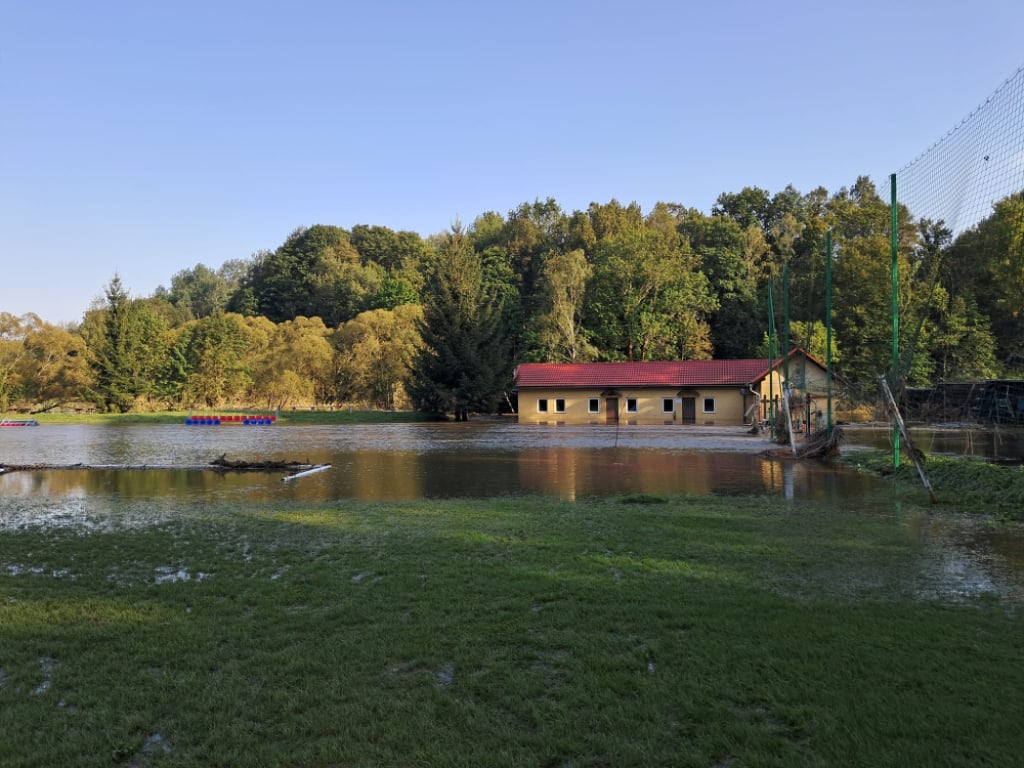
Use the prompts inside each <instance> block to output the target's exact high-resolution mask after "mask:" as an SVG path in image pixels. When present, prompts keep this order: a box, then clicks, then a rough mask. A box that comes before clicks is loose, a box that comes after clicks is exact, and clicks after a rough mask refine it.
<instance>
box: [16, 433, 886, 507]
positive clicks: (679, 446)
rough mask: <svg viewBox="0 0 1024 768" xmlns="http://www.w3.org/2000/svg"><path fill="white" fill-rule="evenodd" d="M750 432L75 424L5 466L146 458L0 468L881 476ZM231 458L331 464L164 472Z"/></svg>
mask: <svg viewBox="0 0 1024 768" xmlns="http://www.w3.org/2000/svg"><path fill="white" fill-rule="evenodd" d="M775 447H776V446H773V445H772V444H770V443H769V442H768V441H767V440H765V439H764V438H763V437H756V436H751V435H749V434H747V433H746V432H745V431H744V430H742V429H722V428H719V429H713V428H694V429H692V430H681V429H680V428H678V427H677V428H671V427H670V428H665V429H662V428H657V427H643V428H635V427H634V428H630V429H619V430H616V429H615V428H613V427H612V428H604V427H538V426H527V425H516V424H504V423H480V424H473V423H470V424H401V425H372V426H371V425H358V426H344V427H324V426H295V427H289V426H283V425H275V426H272V427H196V426H184V425H181V426H176V425H163V426H95V425H64V426H43V427H37V428H23V429H11V430H5V431H4V432H3V433H0V463H6V464H50V465H72V464H84V465H90V466H97V465H133V466H137V465H147V466H149V467H154V468H153V469H146V470H115V469H110V470H106V469H104V470H88V471H87V470H67V469H63V470H42V471H32V472H24V471H22V472H12V473H8V474H6V475H0V492H2V493H3V494H4V496H5V497H10V496H22V497H26V496H38V495H45V496H48V497H60V496H63V497H72V498H73V497H82V496H96V495H116V496H117V497H118V498H120V499H122V500H124V499H131V498H150V497H153V496H178V497H187V496H194V495H199V496H201V497H203V498H204V499H206V500H207V501H209V500H212V499H215V498H217V497H230V498H232V499H235V500H237V499H238V498H239V497H240V496H246V497H250V498H251V499H252V500H254V501H255V500H273V499H275V498H281V497H282V496H283V497H287V498H292V499H298V500H305V501H323V500H329V499H338V498H354V499H362V500H394V499H418V498H451V497H470V496H472V497H481V496H483V497H488V496H509V495H520V494H549V495H558V496H562V497H565V498H577V497H581V496H592V495H605V494H614V493H691V494H706V493H717V494H744V495H747V494H762V493H775V492H778V493H784V494H786V495H787V496H788V497H794V498H796V497H799V498H823V499H827V498H832V497H834V496H845V497H849V496H851V495H861V494H862V493H863V492H864V490H865V486H866V485H870V484H871V483H872V482H873V479H872V478H870V477H866V476H864V475H861V474H857V473H854V472H850V471H847V470H844V469H841V468H834V467H827V466H825V465H822V464H818V463H813V462H799V463H796V462H780V461H778V460H772V459H769V458H766V457H765V456H764V455H763V453H764V451H765V450H767V449H770V448H775ZM221 455H224V456H226V457H227V458H228V459H232V460H246V461H267V460H277V461H297V462H302V463H309V464H330V465H331V467H330V469H328V470H326V471H324V472H321V473H318V474H316V475H311V476H309V477H305V478H302V479H301V480H299V481H296V482H293V483H285V484H282V483H281V477H282V475H281V474H280V473H279V474H273V473H242V472H229V473H224V474H222V473H216V472H209V471H202V470H188V469H157V468H158V467H165V468H170V467H183V466H188V465H205V464H208V463H209V462H210V461H212V460H214V459H216V458H217V457H219V456H221Z"/></svg>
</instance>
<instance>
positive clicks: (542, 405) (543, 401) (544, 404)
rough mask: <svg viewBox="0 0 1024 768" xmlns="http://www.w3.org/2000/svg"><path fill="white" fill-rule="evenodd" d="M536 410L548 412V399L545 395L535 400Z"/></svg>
mask: <svg viewBox="0 0 1024 768" xmlns="http://www.w3.org/2000/svg"><path fill="white" fill-rule="evenodd" d="M537 410H538V411H540V412H541V413H547V412H548V399H547V398H546V397H542V398H540V399H539V400H538V401H537Z"/></svg>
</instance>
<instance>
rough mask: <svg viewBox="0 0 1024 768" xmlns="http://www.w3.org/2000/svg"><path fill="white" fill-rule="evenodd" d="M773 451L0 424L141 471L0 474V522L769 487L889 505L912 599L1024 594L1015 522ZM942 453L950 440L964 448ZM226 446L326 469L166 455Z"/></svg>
mask: <svg viewBox="0 0 1024 768" xmlns="http://www.w3.org/2000/svg"><path fill="white" fill-rule="evenodd" d="M887 435H888V433H887V431H885V430H883V429H878V430H849V431H848V433H847V439H848V444H847V447H846V448H844V450H861V449H864V448H866V447H884V445H887V444H888V443H887V440H888V436H887ZM979 442H981V441H979ZM1003 444H1005V441H1004V442H1003V443H999V445H1003ZM993 445H994V444H993ZM919 447H921V448H922V449H923V450H934V448H931V447H929V446H928V445H921V444H920V443H919ZM778 449H779V446H776V445H774V444H772V443H770V442H768V440H766V439H765V437H764V436H754V435H750V434H748V433H747V432H746V430H745V429H743V428H724V427H693V428H687V427H664V428H662V427H620V428H615V427H594V426H581V427H573V426H548V427H545V426H533V425H518V424H510V423H507V422H470V423H468V424H396V425H353V426H286V425H281V424H278V425H274V426H219V427H213V426H209V427H205V426H186V425H184V424H182V425H158V426H154V425H149V426H147V425H117V426H114V425H43V426H39V427H23V428H6V429H0V464H19V465H34V464H49V465H62V466H65V465H72V464H84V465H91V466H96V465H133V466H139V465H146V466H147V467H149V468H147V469H132V470H118V469H101V470H84V469H83V470H76V469H61V470H34V471H17V472H8V473H6V474H0V531H3V530H16V529H19V528H23V527H39V526H42V527H64V528H68V527H70V528H73V529H77V530H82V531H83V532H85V531H89V530H107V529H109V528H111V527H120V526H128V527H132V526H136V525H140V526H144V525H150V524H153V523H155V522H160V521H162V520H168V519H173V518H178V517H181V516H183V515H188V514H190V513H202V514H209V513H211V512H215V511H216V510H217V509H218V508H224V509H232V508H234V509H238V508H239V505H243V506H245V507H248V506H252V507H254V508H259V507H267V506H273V507H285V506H291V505H297V504H298V505H301V504H306V503H322V502H333V503H338V502H339V501H340V502H343V501H344V500H345V499H359V500H413V499H420V498H456V497H506V496H522V495H530V494H545V495H555V496H559V497H562V498H566V499H577V498H583V497H587V496H601V495H617V494H625V493H646V494H669V493H686V494H715V495H765V494H768V495H777V496H781V497H783V498H785V499H792V500H794V501H801V500H814V501H820V502H823V503H824V504H826V505H827V507H828V508H829V509H832V510H837V511H841V512H848V513H850V514H872V515H888V516H891V517H892V518H893V520H894V523H895V524H897V525H900V526H902V527H903V528H904V529H905V530H906V531H907V535H908V536H914V537H915V540H916V541H918V544H919V551H920V552H921V565H920V572H919V582H920V584H921V588H920V591H921V595H922V598H928V599H931V598H935V597H936V596H938V597H940V598H942V599H950V600H960V599H966V598H971V597H975V596H978V595H988V594H991V595H995V596H997V597H999V598H1001V599H1009V600H1010V601H1011V603H1013V604H1014V605H1024V526H1019V525H1004V526H1000V527H993V526H991V525H990V524H989V523H988V522H987V521H985V520H980V519H978V518H977V517H975V516H966V515H956V514H947V513H944V512H939V513H932V512H921V511H920V510H918V511H915V512H913V513H911V514H906V513H903V512H902V511H901V503H902V502H901V501H900V500H899V499H898V498H895V496H894V494H893V493H892V489H891V486H890V485H889V484H888V483H887V482H886V481H885V480H883V479H880V478H877V477H874V476H872V475H869V474H866V473H858V472H855V471H853V470H850V469H847V468H843V467H834V466H829V465H826V464H823V463H819V462H813V461H801V462H797V461H791V460H785V459H778V458H770V456H769V455H766V451H773V450H776V451H777V450H778ZM949 452H953V453H962V452H963V451H962V446H961V447H959V448H956V447H952V448H950V451H949ZM222 455H224V456H226V458H228V459H232V460H246V461H254V462H255V461H267V460H277V461H296V462H302V463H309V464H329V465H330V467H329V468H328V469H326V470H324V471H322V472H317V473H315V474H311V475H308V476H305V477H302V478H298V479H295V480H293V481H291V482H282V479H283V478H284V477H286V476H287V475H286V473H283V472H226V473H221V472H213V471H206V470H201V469H178V468H172V467H182V466H190V465H206V464H208V463H209V462H210V461H212V460H214V459H216V458H218V457H220V456H222ZM161 467H163V468H161ZM908 506H912V505H908Z"/></svg>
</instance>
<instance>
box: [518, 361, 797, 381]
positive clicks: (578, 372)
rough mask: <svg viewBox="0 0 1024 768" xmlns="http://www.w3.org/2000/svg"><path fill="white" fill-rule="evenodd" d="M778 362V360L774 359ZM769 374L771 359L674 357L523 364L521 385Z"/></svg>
mask: <svg viewBox="0 0 1024 768" xmlns="http://www.w3.org/2000/svg"><path fill="white" fill-rule="evenodd" d="M775 362H776V365H777V364H778V362H779V361H775ZM766 375H768V360H767V359H764V358H759V359H753V360H671V361H663V362H646V363H522V364H521V365H520V366H519V367H518V368H517V369H516V372H515V377H514V378H515V382H516V386H518V387H520V388H522V387H697V386H705V387H708V386H743V385H745V384H753V383H756V382H758V381H760V380H761V379H762V378H764V377H765V376H766Z"/></svg>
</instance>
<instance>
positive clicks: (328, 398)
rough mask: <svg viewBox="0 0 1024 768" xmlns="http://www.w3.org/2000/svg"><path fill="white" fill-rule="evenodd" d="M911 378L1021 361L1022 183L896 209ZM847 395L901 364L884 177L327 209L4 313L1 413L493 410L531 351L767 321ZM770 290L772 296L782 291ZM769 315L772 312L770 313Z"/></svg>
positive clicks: (627, 343) (588, 350) (614, 355)
mask: <svg viewBox="0 0 1024 768" xmlns="http://www.w3.org/2000/svg"><path fill="white" fill-rule="evenodd" d="M899 222H900V225H899V226H900V232H899V257H898V258H899V296H898V305H899V308H900V349H901V350H902V354H903V360H902V361H901V364H900V370H899V372H898V379H899V380H900V381H901V382H903V383H904V384H907V385H928V384H932V383H936V382H939V381H955V380H965V379H980V378H993V377H999V376H1004V377H1010V376H1016V377H1020V376H1021V375H1022V373H1024V317H1022V313H1021V310H1022V308H1024V193H1022V194H1017V195H1014V196H1012V197H1009V198H1007V199H1005V200H1002V201H1001V202H999V203H998V204H996V205H995V206H994V208H993V210H992V212H991V215H990V216H989V217H988V218H987V219H985V220H984V221H982V222H980V223H979V224H977V225H976V226H975V227H973V228H972V229H970V230H969V231H967V232H964V233H963V234H961V235H960V236H958V237H957V238H955V239H954V238H953V237H952V236H951V233H950V231H949V230H948V229H947V228H946V227H945V226H944V223H943V222H941V221H929V220H916V219H915V218H914V217H913V212H912V211H906V210H901V211H900V213H899ZM830 231H831V233H832V235H831V237H832V242H833V243H834V247H833V251H832V257H831V258H832V264H831V267H832V269H831V274H832V285H833V289H832V323H833V334H832V342H833V343H832V350H831V353H832V354H831V357H832V360H833V363H834V365H835V366H836V371H837V373H839V374H841V376H842V377H843V380H844V381H845V382H846V384H847V387H848V388H849V389H850V391H851V392H855V391H856V390H857V388H858V387H863V388H864V389H865V391H866V390H867V389H868V388H872V389H873V388H875V387H876V386H877V382H876V380H877V376H878V375H879V374H881V373H885V372H890V369H891V368H892V363H891V357H892V344H891V320H890V317H891V313H890V307H891V298H892V297H891V279H890V250H891V249H890V208H889V204H888V202H887V201H886V200H883V199H882V198H881V197H880V196H879V194H878V191H877V189H876V187H875V185H874V184H873V183H872V181H871V180H870V179H868V178H866V177H861V178H859V179H857V181H856V183H855V184H854V185H853V186H852V187H851V188H848V189H847V188H843V189H840V190H839V191H838V192H836V193H834V194H829V193H828V192H827V191H826V190H824V189H821V188H819V189H816V190H814V191H812V192H810V193H807V194H802V193H800V192H798V191H797V190H795V189H793V188H792V187H787V188H786V189H784V190H782V191H781V192H778V193H775V194H770V193H769V192H767V191H765V190H763V189H759V188H745V189H743V190H742V191H741V192H739V193H726V194H722V195H720V196H719V198H718V200H717V202H716V204H715V206H714V208H713V209H712V211H711V213H710V214H704V213H701V212H699V211H697V210H695V209H692V208H686V207H684V206H682V205H678V204H673V203H658V204H657V205H655V206H654V207H653V209H652V210H651V211H649V212H648V213H646V214H645V213H644V212H643V211H642V210H641V209H640V207H639V206H637V205H636V204H630V205H622V204H620V203H618V202H616V201H615V200H612V201H610V202H608V203H605V204H598V203H592V204H591V205H590V206H589V207H588V208H587V209H586V210H585V211H580V210H577V211H573V212H572V213H567V212H566V211H564V210H562V208H560V207H559V205H558V203H557V202H556V201H555V200H553V199H547V200H544V201H540V200H537V201H535V202H533V203H523V204H522V205H520V206H519V207H518V208H516V209H514V210H512V211H510V212H508V214H507V215H504V216H503V215H501V214H499V213H495V212H487V213H483V214H481V215H480V216H478V217H477V218H476V219H475V220H474V221H473V222H472V223H471V224H469V225H465V226H464V225H463V224H461V223H456V224H454V225H453V226H452V227H451V228H450V230H449V231H446V232H444V233H442V234H438V235H432V236H430V237H426V238H423V237H421V236H420V235H418V234H417V233H414V232H395V231H392V230H390V229H388V228H387V227H384V226H375V225H362V224H360V225H357V226H354V227H352V228H351V229H350V230H346V229H344V228H341V227H338V226H332V225H323V224H317V225H314V226H310V227H301V228H299V229H296V230H295V231H294V232H292V233H291V234H290V235H289V236H288V237H287V238H286V239H285V241H284V242H283V243H282V244H281V245H279V246H278V247H277V248H276V249H275V250H272V251H271V250H266V251H261V252H259V253H256V254H254V255H252V256H251V257H250V258H249V259H244V260H243V259H240V260H235V261H230V262H227V263H225V264H223V265H221V266H220V267H217V268H211V267H207V266H205V265H203V264H202V263H199V264H196V266H195V267H192V268H191V269H184V270H182V271H179V272H177V273H176V274H174V275H173V276H172V277H171V278H170V287H163V286H161V287H160V288H159V289H157V291H156V292H155V293H154V294H153V295H152V296H148V297H132V296H130V295H129V294H128V293H127V291H126V289H125V288H124V286H123V285H122V283H121V280H120V278H119V277H118V276H117V275H114V276H113V277H112V278H111V279H110V282H109V283H108V284H107V285H106V286H105V289H104V297H105V299H104V300H103V301H101V302H97V304H96V305H95V306H93V307H92V308H90V309H89V311H88V312H86V314H85V316H84V317H83V318H82V320H81V322H80V323H78V324H76V325H74V326H70V327H59V326H54V325H51V324H48V323H46V322H43V321H41V320H40V319H39V318H38V317H36V316H35V315H32V314H28V315H24V316H21V317H15V316H13V315H11V314H10V313H4V312H0V412H2V411H9V410H12V409H18V410H25V411H37V412H38V411H46V410H51V409H58V408H65V407H70V406H72V405H77V406H78V407H81V405H82V404H91V405H93V406H95V407H96V408H97V409H99V410H102V411H120V412H126V411H130V410H155V409H161V410H162V409H208V408H218V407H228V406H253V407H257V406H258V407H266V408H288V407H294V406H297V405H302V406H308V405H322V406H337V405H359V406H369V407H374V408H386V409H391V408H409V407H412V408H418V409H421V410H425V411H429V412H431V413H436V414H442V415H447V416H452V417H455V418H459V419H464V418H466V417H467V416H468V414H470V413H486V412H493V411H494V410H496V409H497V408H498V407H499V405H500V404H501V403H502V402H503V401H504V398H505V393H506V392H507V391H508V390H509V388H510V386H511V376H512V371H513V369H514V366H515V365H516V364H517V363H518V362H522V361H549V362H564V361H590V360H634V361H639V360H670V359H673V360H678V359H702V358H710V357H718V358H743V357H757V356H762V357H763V356H767V350H768V337H767V335H766V330H767V329H768V328H769V327H774V328H776V329H779V331H778V332H779V336H780V338H788V341H789V343H790V345H791V346H800V347H804V348H805V349H807V350H808V351H809V352H810V353H811V354H812V355H815V356H817V357H819V359H824V357H825V343H826V342H825V339H826V333H825V323H824V320H825V308H826V302H825V279H824V278H825V266H826V252H825V242H826V232H830ZM770 293H771V294H773V295H774V297H775V299H774V301H771V299H770V298H769V295H770ZM769 306H772V307H773V309H774V314H775V317H774V318H772V319H770V318H769V309H768V308H769Z"/></svg>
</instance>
